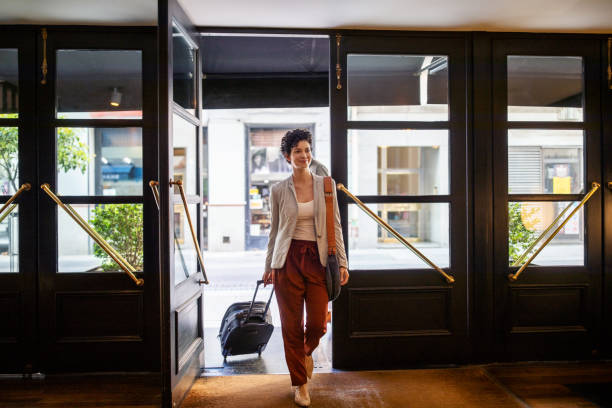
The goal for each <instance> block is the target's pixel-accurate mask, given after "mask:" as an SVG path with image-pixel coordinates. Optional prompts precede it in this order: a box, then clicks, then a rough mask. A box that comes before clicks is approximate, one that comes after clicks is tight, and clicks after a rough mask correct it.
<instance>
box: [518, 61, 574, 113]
mask: <svg viewBox="0 0 612 408" xmlns="http://www.w3.org/2000/svg"><path fill="white" fill-rule="evenodd" d="M583 82H584V81H583V67H582V58H581V57H547V56H525V55H510V56H508V120H509V121H514V120H517V121H553V122H561V121H572V122H575V121H581V120H583V119H582V118H583V113H582V103H583V102H582V99H583Z"/></svg>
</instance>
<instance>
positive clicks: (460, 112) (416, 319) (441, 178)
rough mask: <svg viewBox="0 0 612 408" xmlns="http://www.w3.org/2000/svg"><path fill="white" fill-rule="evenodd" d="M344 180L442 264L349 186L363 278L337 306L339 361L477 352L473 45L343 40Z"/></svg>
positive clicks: (346, 212)
mask: <svg viewBox="0 0 612 408" xmlns="http://www.w3.org/2000/svg"><path fill="white" fill-rule="evenodd" d="M331 49H332V58H331V64H332V66H331V67H330V71H331V72H334V73H336V74H337V75H330V77H331V79H330V81H331V83H330V92H331V115H332V117H331V119H332V125H331V127H332V142H331V143H332V145H331V148H332V159H333V160H332V176H333V177H334V178H335V179H336V181H337V182H338V183H343V184H344V185H346V186H347V188H348V189H349V190H350V191H351V192H352V193H353V194H354V195H356V196H357V197H358V198H359V199H360V200H361V201H363V202H364V203H365V204H366V205H367V206H368V207H369V208H370V209H371V210H372V211H374V212H375V213H377V214H378V215H379V216H380V217H382V218H383V219H384V220H385V221H386V222H388V223H389V224H390V225H391V226H392V227H394V228H395V229H396V230H397V231H398V232H399V233H400V234H401V235H402V236H403V237H404V238H405V239H407V240H408V241H409V242H411V243H412V244H413V245H414V246H415V247H416V248H417V249H418V250H419V251H420V252H422V253H423V254H424V255H425V256H426V257H427V258H428V259H430V260H431V261H432V262H433V263H434V264H436V265H437V266H439V267H440V268H442V270H443V271H444V272H445V273H447V274H449V275H452V276H453V277H454V283H449V282H448V281H447V280H446V279H445V278H444V277H443V276H442V275H441V274H440V273H439V272H438V271H437V270H435V269H433V268H432V267H430V266H429V265H428V264H426V263H425V262H423V261H421V260H420V259H419V258H418V257H417V256H416V255H414V254H413V253H412V252H411V251H410V250H408V249H407V248H405V247H403V246H402V245H400V244H399V242H398V241H397V239H396V238H394V237H393V236H392V235H391V234H389V233H388V232H387V231H385V230H384V229H382V228H381V227H379V226H378V225H377V224H376V223H375V222H374V221H373V220H371V219H370V218H368V216H366V215H365V213H364V212H363V211H362V210H360V209H359V208H357V206H356V205H355V204H354V203H353V202H352V201H351V200H350V199H348V198H347V196H346V195H344V194H343V193H342V192H338V197H339V203H340V209H341V210H340V211H341V216H342V222H343V231H344V238H345V244H346V247H347V254H348V259H349V269H350V272H351V278H350V282H349V284H348V286H346V287H345V288H344V289H343V291H342V294H341V295H340V298H339V299H338V300H336V301H335V302H334V304H333V336H334V337H333V365H334V367H336V368H342V369H367V368H391V367H407V366H410V365H413V364H419V363H445V362H453V363H456V362H460V361H464V359H465V358H466V357H467V356H468V347H467V344H468V343H467V339H468V319H467V316H468V298H467V288H468V274H467V253H468V252H467V251H468V242H469V239H468V238H469V237H468V228H467V214H468V209H469V207H470V203H469V199H468V197H469V194H468V184H467V180H466V172H467V168H468V167H467V147H468V145H467V129H466V126H467V123H466V89H467V84H466V45H465V39H464V37H463V36H461V35H458V36H453V35H449V34H444V35H436V34H431V35H430V34H424V35H418V36H416V35H411V34H405V33H403V34H389V33H387V34H385V35H377V36H369V35H368V34H367V33H364V34H363V35H359V34H355V33H353V32H351V33H348V34H347V35H342V36H341V37H340V38H337V37H336V38H332V44H331Z"/></svg>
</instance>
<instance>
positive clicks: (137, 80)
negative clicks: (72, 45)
mask: <svg viewBox="0 0 612 408" xmlns="http://www.w3.org/2000/svg"><path fill="white" fill-rule="evenodd" d="M56 93H57V99H56V102H57V117H58V118H60V119H141V118H142V52H141V51H135V50H58V51H57V89H56Z"/></svg>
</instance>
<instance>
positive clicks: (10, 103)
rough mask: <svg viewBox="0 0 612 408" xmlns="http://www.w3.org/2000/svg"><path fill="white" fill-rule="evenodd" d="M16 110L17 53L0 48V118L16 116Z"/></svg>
mask: <svg viewBox="0 0 612 408" xmlns="http://www.w3.org/2000/svg"><path fill="white" fill-rule="evenodd" d="M18 111H19V62H18V53H17V50H15V49H0V118H5V117H14V118H16V117H17V112H18ZM5 114H10V116H4V115H5Z"/></svg>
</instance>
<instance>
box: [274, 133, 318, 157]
mask: <svg viewBox="0 0 612 408" xmlns="http://www.w3.org/2000/svg"><path fill="white" fill-rule="evenodd" d="M300 140H305V141H307V142H308V144H309V145H310V146H312V133H310V131H309V130H308V129H293V130H290V131H288V132H287V133H285V136H283V139H282V140H281V146H280V149H281V153H282V154H283V155H285V156H291V149H293V148H294V147H295V146H297V144H298V143H299V142H300ZM287 161H288V162H289V160H287Z"/></svg>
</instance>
